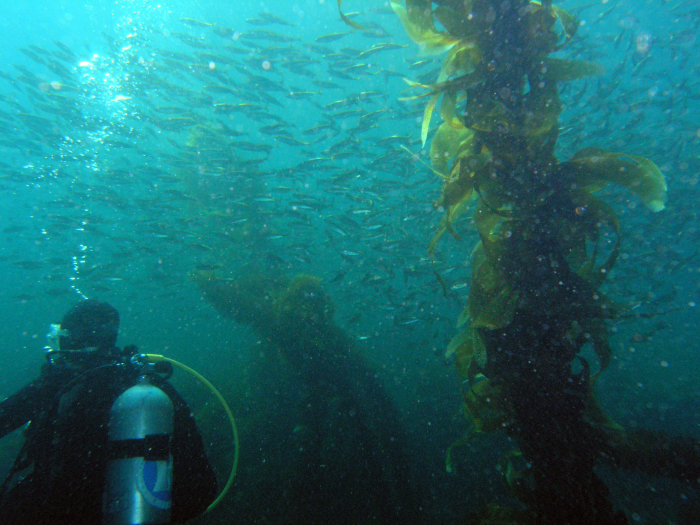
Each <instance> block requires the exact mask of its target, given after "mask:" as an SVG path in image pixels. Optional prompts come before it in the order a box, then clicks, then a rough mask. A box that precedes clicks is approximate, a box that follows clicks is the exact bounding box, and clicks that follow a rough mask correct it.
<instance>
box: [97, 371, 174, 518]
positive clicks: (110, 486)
mask: <svg viewBox="0 0 700 525" xmlns="http://www.w3.org/2000/svg"><path fill="white" fill-rule="evenodd" d="M174 416H175V410H174V407H173V403H172V401H171V400H170V398H169V397H168V396H167V395H166V394H165V393H164V392H163V391H162V390H161V389H160V388H158V387H156V386H154V385H152V384H151V383H150V381H149V380H148V377H147V376H141V377H140V378H139V380H138V383H137V384H136V385H135V386H132V387H131V388H129V389H128V390H126V391H124V392H123V393H122V394H121V395H120V396H119V397H118V398H117V399H116V401H114V404H113V405H112V408H111V409H110V413H109V433H108V442H107V458H108V461H107V471H106V478H105V489H104V495H103V500H102V523H103V524H104V525H145V524H148V525H155V524H168V523H170V513H171V507H172V498H171V496H172V480H173V472H172V464H173V458H172V453H171V451H170V442H171V439H172V435H173V419H174Z"/></svg>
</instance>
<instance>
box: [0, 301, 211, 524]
mask: <svg viewBox="0 0 700 525" xmlns="http://www.w3.org/2000/svg"><path fill="white" fill-rule="evenodd" d="M52 329H53V331H52V333H50V334H49V339H50V341H51V342H52V343H53V344H50V345H49V346H48V347H47V352H46V358H47V361H48V363H47V364H45V365H43V367H42V370H41V374H40V376H39V377H38V378H37V379H36V380H34V381H32V382H31V383H30V384H29V385H27V386H26V387H24V388H23V389H21V390H20V391H19V392H17V393H15V394H14V395H12V396H10V397H8V398H7V399H5V400H4V401H2V402H0V438H2V437H4V436H5V435H7V434H9V433H10V432H12V431H13V430H15V429H17V428H19V427H21V426H22V425H25V424H26V423H29V424H28V425H27V427H26V429H25V431H24V433H25V442H24V445H23V447H22V449H21V451H20V453H19V455H18V457H17V459H16V460H15V462H14V465H13V466H12V469H11V470H10V473H9V475H8V477H7V479H6V480H5V482H4V483H3V485H2V487H1V488H0V523H2V524H3V525H20V524H22V525H25V524H32V525H38V524H47V525H48V524H51V525H64V524H65V525H68V524H70V525H97V524H114V525H117V524H120V525H140V524H146V523H148V524H161V523H163V524H170V523H182V522H184V521H186V520H189V519H191V518H194V517H195V516H198V515H199V514H202V513H203V512H204V511H205V510H207V507H208V506H209V505H210V504H211V503H212V501H213V500H214V499H215V498H216V495H217V480H216V476H215V474H214V471H213V470H212V467H211V465H210V463H209V460H208V459H207V456H206V454H205V451H204V445H203V442H202V438H201V436H200V434H199V432H198V430H197V426H196V424H195V421H194V418H193V417H192V414H191V412H190V409H189V408H188V406H187V404H186V402H185V401H184V399H183V398H182V397H181V396H180V394H178V392H177V391H176V390H175V388H174V387H173V386H171V385H170V384H169V383H168V382H167V379H168V378H169V377H170V375H171V374H172V366H171V365H170V363H168V362H159V363H156V364H152V363H149V362H148V360H147V359H145V357H146V356H144V355H140V354H139V353H138V351H137V349H136V347H135V346H127V347H125V348H123V349H120V348H117V347H116V346H115V344H116V341H117V333H118V331H119V313H118V312H117V311H116V310H115V309H114V308H113V307H112V306H111V305H109V304H107V303H105V302H100V301H97V300H85V301H82V302H80V303H79V304H78V305H76V306H75V307H74V308H72V309H71V310H70V311H69V312H68V313H66V315H65V316H64V318H63V320H62V322H61V324H60V325H52Z"/></svg>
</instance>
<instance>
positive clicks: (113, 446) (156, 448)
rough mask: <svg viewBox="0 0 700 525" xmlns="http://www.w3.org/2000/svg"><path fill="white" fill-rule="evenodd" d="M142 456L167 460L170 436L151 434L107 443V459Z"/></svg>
mask: <svg viewBox="0 0 700 525" xmlns="http://www.w3.org/2000/svg"><path fill="white" fill-rule="evenodd" d="M129 458H144V460H146V461H167V460H168V459H169V458H170V436H169V435H168V434H151V435H148V436H146V437H144V438H140V439H122V440H119V441H109V442H108V443H107V459H108V460H115V459H129Z"/></svg>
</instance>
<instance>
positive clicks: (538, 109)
mask: <svg viewBox="0 0 700 525" xmlns="http://www.w3.org/2000/svg"><path fill="white" fill-rule="evenodd" d="M391 6H392V8H393V9H394V11H395V12H396V13H397V15H398V16H399V18H400V20H401V22H402V23H403V25H404V27H405V28H406V31H407V33H408V35H409V36H410V37H411V39H412V40H413V41H414V42H416V43H417V44H418V45H419V46H420V47H421V50H422V51H423V52H424V53H431V54H433V53H438V52H444V53H446V57H445V59H444V60H443V65H442V69H441V71H440V74H439V76H438V78H437V79H436V82H435V83H433V84H419V83H416V82H413V81H411V80H407V83H408V85H409V88H411V89H424V90H425V91H424V92H423V93H421V94H419V95H416V96H412V97H407V99H419V98H422V97H426V98H428V102H427V105H426V107H425V111H424V117H423V125H422V129H421V139H422V141H423V144H425V143H426V140H427V137H428V132H429V129H430V121H431V117H432V114H433V112H434V110H435V108H437V107H438V104H439V112H440V115H441V117H442V120H443V122H442V124H441V125H440V126H439V128H438V129H437V131H436V132H435V134H434V136H433V138H432V143H431V147H430V158H431V161H432V169H433V171H434V172H436V173H437V174H438V175H440V177H441V179H442V184H443V186H442V194H441V196H440V198H439V199H438V200H437V201H436V202H435V207H436V208H439V209H440V210H443V211H444V217H443V219H442V221H441V223H440V226H439V228H438V231H437V233H436V234H435V236H434V238H433V239H432V241H431V242H430V245H429V252H430V254H431V255H433V254H434V252H435V249H436V246H437V244H438V241H439V240H440V238H441V237H442V236H443V235H444V234H445V233H450V234H452V235H454V236H455V237H457V238H459V236H458V234H457V232H456V231H455V228H454V225H455V222H456V221H457V219H458V218H459V217H460V216H461V215H462V214H464V213H465V212H466V211H467V210H469V209H473V215H472V218H473V222H474V224H475V226H476V229H477V231H478V235H479V241H478V243H477V245H476V246H475V247H474V250H473V252H472V261H471V262H472V275H471V285H470V290H469V298H468V304H467V306H466V309H465V310H464V312H462V314H461V315H460V316H459V321H458V325H459V326H460V328H461V332H460V333H459V334H458V335H457V336H456V337H455V338H454V339H453V340H452V342H451V343H450V345H449V347H448V351H447V353H448V355H454V357H455V361H456V364H457V369H458V371H459V374H460V376H461V378H462V379H463V385H466V386H465V387H464V392H463V397H464V408H465V413H466V414H467V415H468V417H469V418H470V419H471V421H472V422H473V430H472V433H479V432H485V431H493V430H500V429H505V430H506V431H507V432H508V433H509V434H510V435H511V436H512V437H514V438H515V441H516V443H517V445H518V447H519V449H520V452H519V453H521V454H522V455H523V456H524V457H525V458H526V459H527V462H528V463H527V465H528V467H527V468H526V471H527V472H519V471H518V469H517V468H514V467H512V461H511V460H510V459H508V460H506V462H505V465H504V468H503V469H502V470H503V471H504V472H506V480H507V481H508V483H509V485H510V486H511V488H513V489H514V491H515V492H516V494H517V495H518V496H519V497H520V499H521V500H522V501H523V502H524V503H526V504H527V505H528V507H529V510H530V517H531V519H532V520H533V522H535V523H541V524H558V525H560V524H569V523H571V524H573V523H582V524H583V523H585V524H614V523H625V522H626V518H625V516H624V514H623V513H621V512H619V511H616V510H615V509H614V508H613V505H612V504H611V502H610V501H609V500H608V489H607V487H606V486H605V485H604V484H603V482H602V481H601V480H600V479H599V478H598V476H597V475H596V473H595V472H594V466H595V464H596V463H597V462H599V461H600V460H601V459H602V458H604V459H607V460H608V461H610V460H612V461H613V462H615V463H616V464H617V465H619V466H625V467H629V468H641V469H643V470H647V471H651V470H653V469H652V468H651V465H656V467H657V468H660V463H664V464H665V465H666V467H667V468H665V470H664V471H665V473H666V474H669V475H675V476H677V477H681V478H684V477H687V473H684V472H683V471H684V467H683V465H684V464H685V465H692V467H690V470H691V471H692V472H696V471H697V465H698V456H697V450H696V449H697V447H695V446H694V445H689V444H681V443H680V442H679V441H682V440H676V441H678V443H677V444H676V445H675V446H676V447H679V448H676V449H675V450H676V453H677V455H678V456H682V457H684V460H678V461H676V460H677V459H678V458H675V459H674V458H669V457H668V456H669V454H668V453H667V454H665V455H664V454H663V453H661V454H659V451H662V450H664V447H668V444H669V440H668V439H666V438H663V437H661V436H659V435H658V434H654V436H655V437H654V438H645V437H644V436H643V435H642V434H640V433H634V432H630V431H626V430H625V429H623V428H622V427H620V426H619V425H616V424H615V423H614V422H613V421H611V420H610V419H609V418H608V417H607V416H606V415H605V413H604V412H603V410H602V409H601V407H600V406H599V405H598V403H597V402H596V400H595V397H594V395H593V391H592V389H593V383H594V380H595V377H596V376H597V374H599V373H601V372H602V371H604V370H605V368H606V367H607V366H608V363H609V362H610V359H611V355H612V351H611V347H610V345H609V343H608V337H607V330H606V321H608V320H610V319H614V318H616V317H619V316H620V315H623V314H624V307H622V306H621V305H619V304H617V303H615V302H614V301H612V300H611V299H609V298H608V297H606V296H605V294H604V293H603V292H602V291H601V286H602V285H603V283H604V281H605V279H606V277H607V276H608V275H609V273H610V270H611V269H612V268H613V266H614V265H615V263H616V260H617V258H618V254H619V251H620V243H621V240H620V226H619V222H618V217H617V215H616V214H615V212H614V210H613V209H612V208H611V207H610V206H609V205H608V204H607V203H606V202H605V201H604V200H602V199H601V198H600V197H598V196H597V195H596V193H597V192H598V191H599V190H601V189H602V188H603V187H605V186H607V185H608V184H611V183H612V184H617V185H619V186H621V187H623V188H625V189H627V190H629V191H631V192H632V193H633V194H634V195H636V196H637V197H638V198H639V199H641V200H642V201H643V202H644V204H646V206H647V208H648V209H650V210H651V211H653V212H658V211H661V210H663V208H664V205H665V202H666V183H665V180H664V177H663V175H662V173H661V171H660V170H659V168H658V167H657V166H656V165H655V164H654V163H653V162H652V161H650V160H648V159H645V158H641V157H637V156H633V155H627V154H624V153H618V152H611V151H606V150H603V149H598V148H587V149H583V150H581V151H579V152H577V153H576V154H575V155H573V156H572V157H571V158H570V159H569V160H567V161H560V160H559V159H558V158H557V157H556V155H555V146H556V143H557V138H558V132H559V115H560V113H561V110H562V103H561V101H560V99H559V95H558V84H559V83H561V82H566V81H570V80H575V79H579V78H583V77H586V76H591V75H598V74H600V73H601V72H602V69H601V68H600V67H598V66H597V65H595V64H591V63H588V62H583V61H577V60H567V59H562V58H555V57H553V56H551V55H552V54H553V53H555V52H556V51H558V50H559V49H561V48H562V47H564V46H565V45H566V44H567V42H568V41H570V40H571V38H572V37H573V36H574V35H575V33H576V31H577V28H578V21H577V20H576V19H575V18H574V17H573V16H571V15H570V14H568V13H567V12H566V11H564V10H563V9H561V8H559V7H557V6H553V5H552V2H551V0H543V1H542V2H541V3H539V2H534V1H530V0H511V1H507V2H503V1H502V0H436V1H434V2H433V1H432V0H406V2H405V4H404V3H402V2H400V1H399V0H392V1H391ZM587 347H590V348H592V350H593V351H594V352H595V354H596V355H597V358H598V361H599V363H598V365H597V369H598V372H597V373H596V374H592V373H591V365H590V364H589V363H588V362H587V360H586V359H585V358H584V357H582V355H581V353H582V351H583V350H584V349H585V348H587ZM574 365H576V369H577V370H578V371H574ZM468 439H469V436H467V437H465V438H463V439H462V440H460V441H459V442H458V443H464V442H466V441H467V440H468ZM666 450H668V449H667V448H666ZM450 452H451V451H450ZM670 455H673V454H670ZM662 457H663V459H659V458H662ZM642 458H646V459H642ZM449 468H450V463H449V455H448V469H449ZM484 519H487V518H484ZM489 522H490V521H489Z"/></svg>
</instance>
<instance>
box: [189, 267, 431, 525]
mask: <svg viewBox="0 0 700 525" xmlns="http://www.w3.org/2000/svg"><path fill="white" fill-rule="evenodd" d="M193 280H194V281H195V282H196V283H197V284H198V286H199V288H200V290H201V291H202V295H203V298H204V299H205V300H206V301H208V302H209V303H210V304H211V305H212V306H213V307H214V308H215V309H216V310H217V311H218V312H219V313H220V314H221V315H223V316H225V317H227V318H230V319H233V320H235V321H236V322H239V323H242V324H246V325H249V326H252V327H253V328H254V329H255V330H256V331H257V332H258V333H259V334H260V336H261V337H263V338H265V340H266V341H267V342H268V344H269V345H270V346H271V347H273V348H276V350H277V355H278V356H279V358H280V360H283V361H284V362H285V364H287V365H288V366H289V367H291V369H292V370H293V371H294V373H295V375H296V377H298V378H299V379H300V380H301V382H302V384H303V386H304V390H305V391H306V394H305V396H304V400H303V402H302V404H301V406H300V417H299V422H298V424H297V425H296V428H295V429H294V431H293V434H294V440H295V442H296V444H297V446H296V447H294V448H295V450H289V451H287V452H286V454H285V456H286V457H293V458H296V459H295V463H294V466H293V468H290V469H289V474H288V477H289V479H287V480H286V483H288V486H287V487H286V488H285V490H284V494H285V497H284V499H285V501H283V502H280V505H281V506H282V508H283V509H284V518H283V522H285V523H309V524H313V523H329V522H331V521H332V522H333V523H348V524H351V523H363V522H365V521H376V522H379V523H407V524H410V523H414V522H417V520H418V516H419V510H418V506H419V504H418V501H419V499H418V496H417V488H416V487H415V486H413V485H412V479H413V476H412V474H411V469H412V466H411V464H410V463H409V462H408V459H407V454H406V444H405V437H404V431H403V429H402V427H401V423H400V421H399V419H400V418H399V416H398V413H397V411H396V409H395V407H394V406H393V404H392V402H391V400H390V399H389V396H388V395H387V394H386V392H385V391H384V389H383V388H382V386H381V385H380V384H379V382H378V380H377V374H376V373H375V372H374V371H373V370H371V369H370V367H368V366H367V365H366V364H365V363H364V360H363V359H362V357H361V356H360V355H359V354H358V353H357V352H356V350H355V349H354V347H353V345H352V342H351V340H350V338H349V337H348V336H347V335H346V334H345V332H343V330H341V329H340V328H339V327H338V326H337V325H336V324H335V322H334V321H333V314H334V313H335V305H334V304H333V301H332V300H331V298H330V296H329V295H328V294H327V293H326V292H325V290H324V289H323V286H322V283H321V280H320V279H318V278H316V277H314V276H310V275H305V274H301V275H297V276H295V277H293V278H288V277H287V276H285V275H284V273H282V272H280V271H274V270H273V271H270V272H267V273H262V272H260V271H259V270H258V271H254V270H252V269H251V268H243V269H241V271H240V273H239V274H238V275H235V276H233V277H226V278H224V277H220V276H219V275H218V274H216V273H214V272H195V273H194V274H193Z"/></svg>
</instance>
